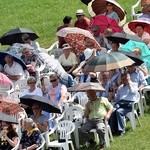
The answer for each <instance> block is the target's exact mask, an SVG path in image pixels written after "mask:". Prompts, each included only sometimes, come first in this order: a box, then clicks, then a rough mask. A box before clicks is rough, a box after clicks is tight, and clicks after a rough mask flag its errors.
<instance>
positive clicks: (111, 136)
mask: <svg viewBox="0 0 150 150" xmlns="http://www.w3.org/2000/svg"><path fill="white" fill-rule="evenodd" d="M107 128H108V133H109V136H110V139H111V141H113V140H114V139H113V135H112V132H111V128H110V126H109V125H108V126H107Z"/></svg>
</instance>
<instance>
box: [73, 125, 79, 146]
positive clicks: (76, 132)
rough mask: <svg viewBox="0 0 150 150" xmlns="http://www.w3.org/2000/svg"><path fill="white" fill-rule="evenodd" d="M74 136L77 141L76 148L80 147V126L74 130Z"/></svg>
mask: <svg viewBox="0 0 150 150" xmlns="http://www.w3.org/2000/svg"><path fill="white" fill-rule="evenodd" d="M74 138H75V143H76V148H77V149H79V148H80V145H79V133H78V127H76V128H75V130H74Z"/></svg>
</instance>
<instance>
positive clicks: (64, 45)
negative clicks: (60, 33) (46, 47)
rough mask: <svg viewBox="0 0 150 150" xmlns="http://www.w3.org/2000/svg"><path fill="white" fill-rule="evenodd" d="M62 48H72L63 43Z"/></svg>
mask: <svg viewBox="0 0 150 150" xmlns="http://www.w3.org/2000/svg"><path fill="white" fill-rule="evenodd" d="M62 49H63V50H65V49H72V47H71V46H70V45H69V44H63V46H62Z"/></svg>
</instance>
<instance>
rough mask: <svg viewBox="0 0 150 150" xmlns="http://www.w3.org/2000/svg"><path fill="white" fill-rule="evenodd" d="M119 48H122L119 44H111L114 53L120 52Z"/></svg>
mask: <svg viewBox="0 0 150 150" xmlns="http://www.w3.org/2000/svg"><path fill="white" fill-rule="evenodd" d="M119 46H120V45H119V43H116V42H112V43H111V48H112V51H113V52H118V49H119Z"/></svg>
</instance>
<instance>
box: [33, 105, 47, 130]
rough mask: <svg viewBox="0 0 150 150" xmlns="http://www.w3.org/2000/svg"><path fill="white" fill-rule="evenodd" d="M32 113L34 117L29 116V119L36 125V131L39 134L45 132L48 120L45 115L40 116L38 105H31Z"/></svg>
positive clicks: (40, 110) (40, 111)
mask: <svg viewBox="0 0 150 150" xmlns="http://www.w3.org/2000/svg"><path fill="white" fill-rule="evenodd" d="M32 111H33V113H34V115H31V116H30V118H32V119H33V120H34V122H35V123H36V124H37V127H38V129H39V130H40V131H41V132H46V131H47V130H48V128H49V127H48V119H47V117H46V116H45V115H43V114H42V109H41V107H40V105H39V104H38V103H34V104H33V105H32Z"/></svg>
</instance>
